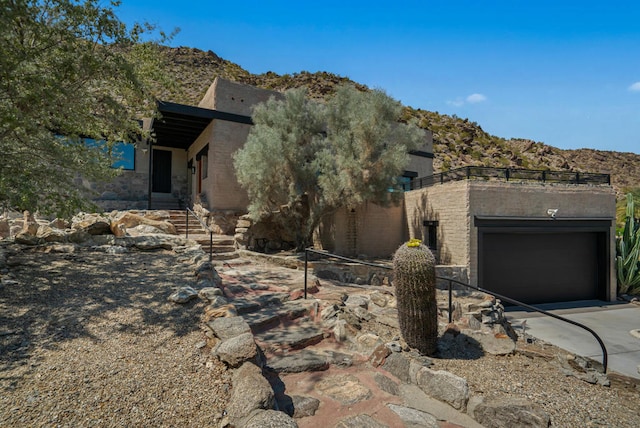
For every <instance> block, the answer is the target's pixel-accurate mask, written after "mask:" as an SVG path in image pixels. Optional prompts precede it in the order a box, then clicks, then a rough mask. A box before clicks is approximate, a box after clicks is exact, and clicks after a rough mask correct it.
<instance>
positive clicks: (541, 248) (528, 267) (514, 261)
mask: <svg viewBox="0 0 640 428" xmlns="http://www.w3.org/2000/svg"><path fill="white" fill-rule="evenodd" d="M605 238H606V233H605V232H566V231H565V232H544V231H536V232H534V233H526V232H525V233H517V232H487V233H482V234H481V238H480V240H479V247H480V248H479V272H478V273H479V283H480V286H481V287H483V288H486V289H488V290H491V291H495V292H496V293H499V294H502V295H504V296H507V297H511V298H513V299H516V300H519V301H522V302H525V303H547V302H566V301H572V300H586V299H603V298H604V290H605V284H606V261H605V260H606V258H605V254H606V251H605V250H606V241H605Z"/></svg>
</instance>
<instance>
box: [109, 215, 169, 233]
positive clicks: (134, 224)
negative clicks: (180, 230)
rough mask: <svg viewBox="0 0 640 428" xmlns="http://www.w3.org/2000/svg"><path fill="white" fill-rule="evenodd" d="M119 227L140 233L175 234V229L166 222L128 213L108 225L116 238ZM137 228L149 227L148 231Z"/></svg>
mask: <svg viewBox="0 0 640 428" xmlns="http://www.w3.org/2000/svg"><path fill="white" fill-rule="evenodd" d="M119 226H124V228H125V230H129V231H131V230H135V231H138V232H140V233H167V234H171V235H176V234H177V232H176V227H175V226H174V225H173V224H172V223H170V222H168V221H161V220H154V219H151V218H148V217H142V216H140V215H137V214H133V213H130V212H125V213H123V214H122V215H120V216H119V217H118V218H117V219H116V220H114V221H112V222H111V223H110V225H109V227H110V230H111V231H112V233H113V234H114V235H116V236H117V233H116V232H115V230H116V229H118V228H119ZM139 226H147V227H150V229H148V228H145V227H142V228H140V227H139Z"/></svg>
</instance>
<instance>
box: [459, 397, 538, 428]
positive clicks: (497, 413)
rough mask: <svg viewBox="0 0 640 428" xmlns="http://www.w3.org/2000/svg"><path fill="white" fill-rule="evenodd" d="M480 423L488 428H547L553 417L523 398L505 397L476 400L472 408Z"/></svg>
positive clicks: (473, 414)
mask: <svg viewBox="0 0 640 428" xmlns="http://www.w3.org/2000/svg"><path fill="white" fill-rule="evenodd" d="M470 410H471V412H472V413H470V416H471V417H473V418H474V419H475V420H476V421H478V423H480V424H481V425H482V426H484V427H487V428H507V427H531V428H543V427H544V428H546V427H549V426H550V425H551V418H550V417H549V414H547V413H546V412H545V411H544V410H543V409H542V408H541V407H540V406H538V405H536V404H534V403H532V402H530V401H528V400H526V399H522V398H503V399H495V400H492V401H484V400H481V401H480V402H476V403H474V405H473V408H472V409H470Z"/></svg>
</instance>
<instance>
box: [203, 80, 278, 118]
mask: <svg viewBox="0 0 640 428" xmlns="http://www.w3.org/2000/svg"><path fill="white" fill-rule="evenodd" d="M271 97H276V98H282V97H283V95H282V94H281V93H279V92H275V91H268V90H266V89H261V88H257V87H255V86H251V85H245V84H242V83H236V82H231V81H229V80H225V79H221V78H219V77H216V78H215V80H214V81H213V83H212V84H211V86H209V89H208V90H207V93H206V94H205V95H204V97H203V98H202V100H201V101H200V103H199V104H198V107H204V108H209V109H214V110H219V111H223V112H225V113H234V114H240V115H243V116H251V115H252V114H253V107H254V106H255V105H256V104H258V103H261V102H265V101H267V100H268V99H269V98H271Z"/></svg>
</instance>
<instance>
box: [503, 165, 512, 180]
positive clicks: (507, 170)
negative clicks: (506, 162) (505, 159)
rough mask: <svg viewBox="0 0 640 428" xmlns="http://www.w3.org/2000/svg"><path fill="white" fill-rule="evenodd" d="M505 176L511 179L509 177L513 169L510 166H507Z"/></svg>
mask: <svg viewBox="0 0 640 428" xmlns="http://www.w3.org/2000/svg"><path fill="white" fill-rule="evenodd" d="M504 177H505V178H506V179H507V181H509V177H511V170H510V169H509V168H505V170H504Z"/></svg>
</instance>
